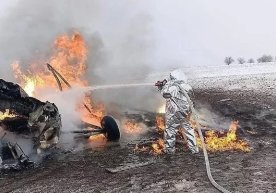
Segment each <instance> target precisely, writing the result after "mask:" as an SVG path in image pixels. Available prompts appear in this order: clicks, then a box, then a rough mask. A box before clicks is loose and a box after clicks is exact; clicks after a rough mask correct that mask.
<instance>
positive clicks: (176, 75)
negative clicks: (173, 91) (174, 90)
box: [170, 69, 187, 83]
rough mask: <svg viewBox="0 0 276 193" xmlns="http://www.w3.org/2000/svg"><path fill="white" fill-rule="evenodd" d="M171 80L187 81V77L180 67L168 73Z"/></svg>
mask: <svg viewBox="0 0 276 193" xmlns="http://www.w3.org/2000/svg"><path fill="white" fill-rule="evenodd" d="M170 79H171V80H182V81H184V82H185V83H187V77H186V75H185V74H184V73H183V71H182V70H181V69H177V70H174V71H172V72H171V73H170Z"/></svg>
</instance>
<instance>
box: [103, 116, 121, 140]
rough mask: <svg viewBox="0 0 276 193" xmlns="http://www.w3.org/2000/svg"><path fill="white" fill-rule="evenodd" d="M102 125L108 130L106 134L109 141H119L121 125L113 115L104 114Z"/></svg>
mask: <svg viewBox="0 0 276 193" xmlns="http://www.w3.org/2000/svg"><path fill="white" fill-rule="evenodd" d="M101 126H102V128H103V129H104V130H105V131H106V133H105V136H106V138H107V140H108V141H118V140H119V139H120V130H119V127H118V125H117V123H116V121H115V120H114V119H113V118H112V117H110V116H104V117H103V118H102V120H101Z"/></svg>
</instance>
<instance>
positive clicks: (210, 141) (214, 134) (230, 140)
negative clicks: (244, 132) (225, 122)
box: [197, 121, 250, 152]
mask: <svg viewBox="0 0 276 193" xmlns="http://www.w3.org/2000/svg"><path fill="white" fill-rule="evenodd" d="M238 123H239V122H238V121H232V123H231V125H230V126H229V129H228V131H227V132H218V131H215V130H210V131H206V132H205V143H206V146H207V150H208V151H211V152H216V151H230V150H238V151H243V152H249V151H250V147H249V145H248V143H247V142H246V141H244V140H242V139H238V137H237V129H238ZM197 143H198V145H199V147H201V141H200V139H199V138H197Z"/></svg>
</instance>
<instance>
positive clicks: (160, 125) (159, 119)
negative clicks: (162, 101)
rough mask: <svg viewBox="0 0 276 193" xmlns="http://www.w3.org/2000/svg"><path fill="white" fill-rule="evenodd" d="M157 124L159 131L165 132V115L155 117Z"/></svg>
mask: <svg viewBox="0 0 276 193" xmlns="http://www.w3.org/2000/svg"><path fill="white" fill-rule="evenodd" d="M155 125H156V128H157V131H158V132H160V133H162V132H164V130H165V128H166V126H165V119H164V117H163V116H161V115H157V116H156V118H155Z"/></svg>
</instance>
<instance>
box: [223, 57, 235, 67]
mask: <svg viewBox="0 0 276 193" xmlns="http://www.w3.org/2000/svg"><path fill="white" fill-rule="evenodd" d="M234 61H235V60H234V59H233V58H232V57H231V56H229V57H225V59H224V63H225V64H227V65H229V64H231V63H233V62H234Z"/></svg>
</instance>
